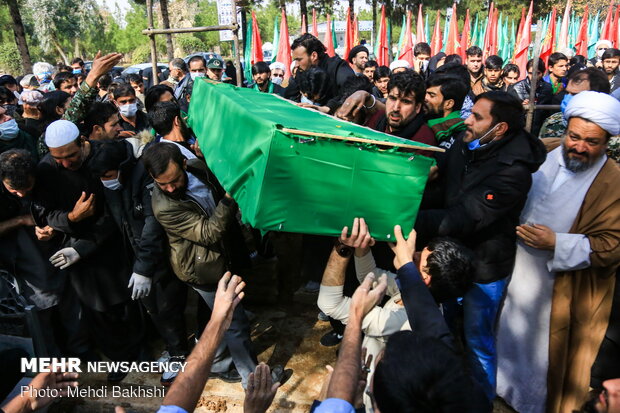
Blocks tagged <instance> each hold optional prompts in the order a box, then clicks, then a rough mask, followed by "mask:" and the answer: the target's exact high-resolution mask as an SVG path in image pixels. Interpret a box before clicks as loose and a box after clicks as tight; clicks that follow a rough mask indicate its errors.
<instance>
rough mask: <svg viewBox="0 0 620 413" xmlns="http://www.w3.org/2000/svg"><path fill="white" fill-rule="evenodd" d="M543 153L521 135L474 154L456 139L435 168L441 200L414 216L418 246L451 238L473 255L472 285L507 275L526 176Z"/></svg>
mask: <svg viewBox="0 0 620 413" xmlns="http://www.w3.org/2000/svg"><path fill="white" fill-rule="evenodd" d="M546 153H547V152H546V150H545V147H544V145H543V144H542V143H541V141H539V140H538V139H536V138H534V137H533V136H532V135H530V134H528V133H526V132H525V131H523V130H521V131H519V132H517V133H513V134H511V135H508V136H505V137H504V138H503V139H501V140H498V141H495V142H491V143H489V144H488V145H485V146H483V147H481V148H478V149H476V150H475V151H470V150H469V149H468V148H467V144H466V143H465V142H463V139H462V138H460V139H458V140H456V141H455V142H454V144H453V145H452V147H451V148H450V149H449V150H448V151H447V152H446V157H445V160H444V162H443V163H442V164H440V165H438V166H439V174H440V175H439V178H438V181H437V183H436V184H437V185H439V186H440V191H438V193H440V194H442V195H441V196H440V198H439V199H437V200H435V205H434V208H433V209H425V210H422V211H420V213H419V214H418V218H417V221H416V230H417V231H418V234H419V240H420V243H421V245H422V244H424V243H425V242H428V241H429V240H430V239H431V238H434V237H437V236H452V237H454V238H457V239H460V240H461V241H462V242H463V243H464V244H465V245H466V246H468V247H470V248H471V249H472V250H474V252H475V253H476V276H475V281H476V282H478V283H489V282H493V281H497V280H499V279H502V278H504V277H506V276H508V275H510V273H511V271H512V267H513V264H514V258H515V251H516V250H515V242H516V235H515V227H516V226H517V225H518V224H519V215H520V214H521V209H522V208H523V206H524V205H525V200H526V199H527V194H528V192H529V190H530V186H531V184H532V173H534V172H536V170H538V167H539V166H540V165H541V164H542V163H543V162H544V161H545V158H546ZM424 245H425V244H424Z"/></svg>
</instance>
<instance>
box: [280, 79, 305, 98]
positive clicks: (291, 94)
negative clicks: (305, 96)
mask: <svg viewBox="0 0 620 413" xmlns="http://www.w3.org/2000/svg"><path fill="white" fill-rule="evenodd" d="M284 98H285V99H288V100H292V101H293V102H298V103H299V102H300V101H301V93H300V92H299V85H297V82H296V81H295V78H294V77H292V76H291V77H290V78H289V81H288V86H287V87H286V89H284Z"/></svg>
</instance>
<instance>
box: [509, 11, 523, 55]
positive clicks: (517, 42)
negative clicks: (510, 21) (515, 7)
mask: <svg viewBox="0 0 620 413" xmlns="http://www.w3.org/2000/svg"><path fill="white" fill-rule="evenodd" d="M524 24H525V7H521V20H520V21H519V30H517V38H516V39H515V44H514V52H513V53H512V56H513V59H515V58H516V57H517V48H518V47H519V44H520V43H521V36H523V25H524Z"/></svg>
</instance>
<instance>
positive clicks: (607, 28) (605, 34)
mask: <svg viewBox="0 0 620 413" xmlns="http://www.w3.org/2000/svg"><path fill="white" fill-rule="evenodd" d="M613 15H614V3H613V0H611V2H610V3H609V9H607V16H605V23H603V29H602V30H601V39H604V40H611V23H612V20H611V19H612V17H613Z"/></svg>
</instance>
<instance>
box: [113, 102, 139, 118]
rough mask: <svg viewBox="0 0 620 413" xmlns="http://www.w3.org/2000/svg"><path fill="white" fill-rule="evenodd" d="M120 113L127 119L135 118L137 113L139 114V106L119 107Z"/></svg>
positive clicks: (134, 104) (131, 104) (135, 104)
mask: <svg viewBox="0 0 620 413" xmlns="http://www.w3.org/2000/svg"><path fill="white" fill-rule="evenodd" d="M118 111H119V112H120V113H121V115H123V116H125V117H127V118H133V117H134V116H136V113H137V112H138V104H137V103H128V104H126V105H123V106H119V107H118Z"/></svg>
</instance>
